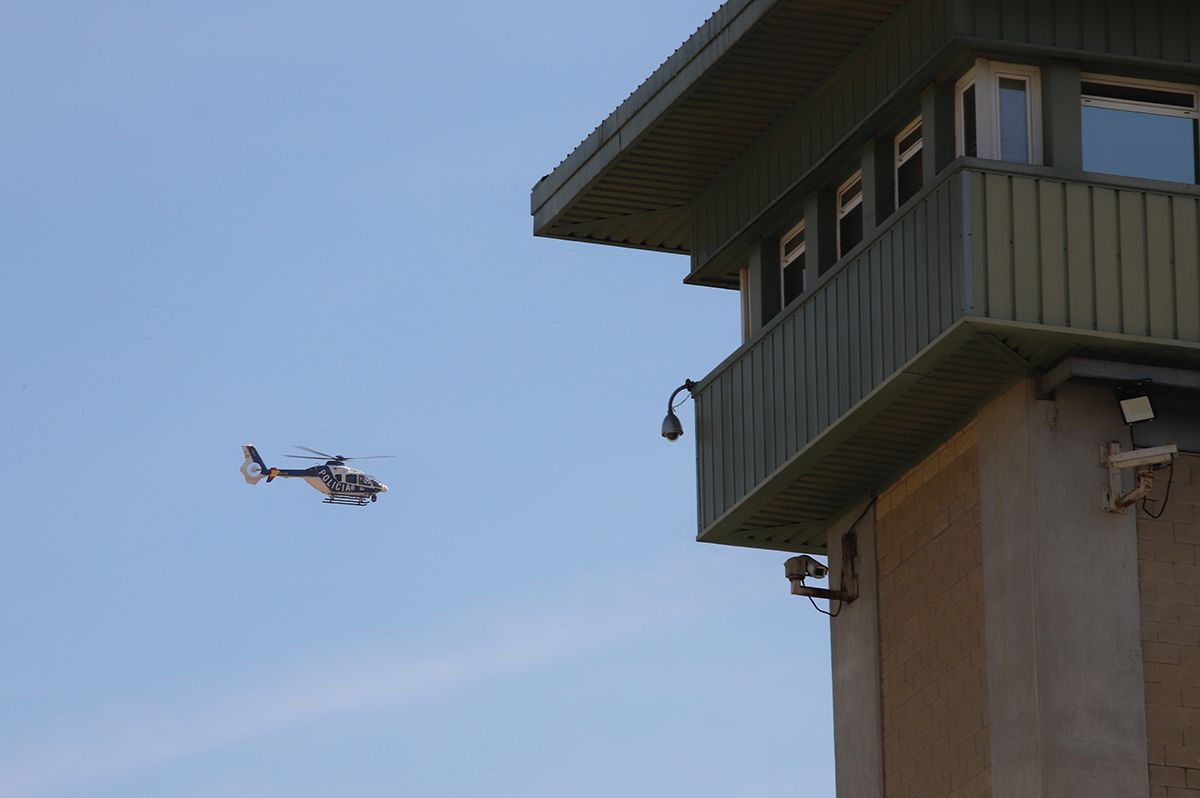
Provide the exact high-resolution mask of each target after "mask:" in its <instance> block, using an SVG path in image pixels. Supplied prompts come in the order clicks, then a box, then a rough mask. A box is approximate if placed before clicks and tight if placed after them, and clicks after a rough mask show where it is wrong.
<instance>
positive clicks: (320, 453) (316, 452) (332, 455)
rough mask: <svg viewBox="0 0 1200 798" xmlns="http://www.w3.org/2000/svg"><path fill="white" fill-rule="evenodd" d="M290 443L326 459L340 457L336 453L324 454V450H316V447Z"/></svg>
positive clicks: (337, 458)
mask: <svg viewBox="0 0 1200 798" xmlns="http://www.w3.org/2000/svg"><path fill="white" fill-rule="evenodd" d="M292 445H293V446H295V447H296V448H297V449H303V450H304V451H306V452H312V453H313V454H319V455H321V456H322V457H324V458H325V459H326V460H340V459H341V458H340V457H338V456H337V455H336V454H325V452H318V451H317V450H316V449H310V448H308V447H307V446H301V445H300V444H298V443H293V444H292ZM296 456H297V457H299V455H296Z"/></svg>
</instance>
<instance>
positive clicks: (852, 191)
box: [838, 178, 862, 208]
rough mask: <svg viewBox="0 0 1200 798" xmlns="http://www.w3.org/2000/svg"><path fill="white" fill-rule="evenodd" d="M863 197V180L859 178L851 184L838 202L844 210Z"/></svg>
mask: <svg viewBox="0 0 1200 798" xmlns="http://www.w3.org/2000/svg"><path fill="white" fill-rule="evenodd" d="M861 196H862V178H859V179H858V180H855V181H854V182H853V183H851V184H850V185H849V186H847V187H846V190H845V191H843V192H842V193H841V194H840V195H839V199H838V202H839V203H840V205H841V207H843V208H844V207H846V206H847V205H849V204H850V203H852V202H854V200H856V199H858V198H859V197H861Z"/></svg>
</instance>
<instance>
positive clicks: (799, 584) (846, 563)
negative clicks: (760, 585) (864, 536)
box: [784, 530, 858, 604]
mask: <svg viewBox="0 0 1200 798" xmlns="http://www.w3.org/2000/svg"><path fill="white" fill-rule="evenodd" d="M811 559H812V558H810V557H792V558H791V559H790V560H788V561H787V562H785V563H784V568H785V570H786V572H787V578H788V581H790V582H791V583H792V595H793V596H808V597H809V598H820V599H828V600H829V601H840V602H842V603H844V604H850V603H851V602H853V601H854V600H855V599H856V598H858V533H857V532H855V531H854V530H850V531H849V532H847V533H846V534H845V535H843V536H842V573H841V585H842V586H841V588H840V589H837V590H833V589H829V588H823V587H809V586H808V585H806V584H804V580H805V578H806V577H809V576H812V577H814V578H818V579H819V578H824V574H814V573H812V571H811V570H810V569H809V566H808V561H809V560H811ZM826 572H827V569H826Z"/></svg>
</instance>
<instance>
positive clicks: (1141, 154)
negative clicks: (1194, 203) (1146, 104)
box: [1083, 106, 1196, 183]
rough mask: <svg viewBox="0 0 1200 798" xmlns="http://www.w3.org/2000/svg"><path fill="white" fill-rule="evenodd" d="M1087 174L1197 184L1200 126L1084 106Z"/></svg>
mask: <svg viewBox="0 0 1200 798" xmlns="http://www.w3.org/2000/svg"><path fill="white" fill-rule="evenodd" d="M1083 168H1084V169H1086V170H1087V171H1089V172H1104V173H1105V174H1110V175H1128V176H1130V177H1145V178H1149V179H1151V180H1174V181H1176V182H1180V183H1193V182H1195V180H1196V122H1195V120H1192V119H1188V118H1186V117H1181V116H1161V115H1159V114H1145V113H1141V112H1138V111H1118V110H1116V109H1114V108H1095V107H1092V106H1084V108H1083Z"/></svg>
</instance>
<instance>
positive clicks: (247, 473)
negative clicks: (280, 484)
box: [241, 444, 275, 485]
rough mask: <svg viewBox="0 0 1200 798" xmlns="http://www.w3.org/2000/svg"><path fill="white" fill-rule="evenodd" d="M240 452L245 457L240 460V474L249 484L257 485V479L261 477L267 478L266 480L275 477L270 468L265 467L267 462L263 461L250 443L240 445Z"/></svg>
mask: <svg viewBox="0 0 1200 798" xmlns="http://www.w3.org/2000/svg"><path fill="white" fill-rule="evenodd" d="M242 454H243V455H245V457H246V459H245V461H243V462H242V468H241V471H242V476H243V477H244V478H245V480H246V482H248V483H249V484H251V485H257V484H258V481H259V480H260V479H262V478H263V477H266V478H267V482H270V481H271V480H272V479H274V478H275V477H274V475H273V474H271V472H270V469H268V468H267V464H266V463H264V462H263V459H262V457H260V456H259V454H258V450H257V449H255V448H254V447H253V446H251V445H250V444H245V445H244V446H242Z"/></svg>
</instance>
